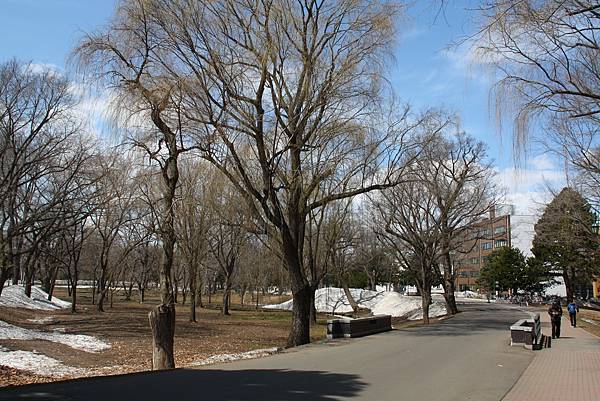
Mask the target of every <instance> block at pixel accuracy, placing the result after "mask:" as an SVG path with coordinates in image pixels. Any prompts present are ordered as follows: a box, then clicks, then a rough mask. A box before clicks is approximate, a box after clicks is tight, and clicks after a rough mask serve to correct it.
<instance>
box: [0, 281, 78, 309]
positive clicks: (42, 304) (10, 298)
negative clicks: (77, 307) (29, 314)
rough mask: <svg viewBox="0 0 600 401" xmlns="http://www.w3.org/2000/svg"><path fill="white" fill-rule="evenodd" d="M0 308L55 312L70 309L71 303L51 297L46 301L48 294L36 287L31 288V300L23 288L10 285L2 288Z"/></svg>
mask: <svg viewBox="0 0 600 401" xmlns="http://www.w3.org/2000/svg"><path fill="white" fill-rule="evenodd" d="M0 306H6V307H9V308H25V309H37V310H57V309H64V308H69V307H71V303H70V302H67V301H63V300H62V299H58V298H56V297H52V301H48V293H46V292H44V291H42V290H41V289H40V288H38V287H32V288H31V298H29V297H28V296H27V295H25V287H22V286H20V285H11V286H8V287H4V289H3V290H2V295H0Z"/></svg>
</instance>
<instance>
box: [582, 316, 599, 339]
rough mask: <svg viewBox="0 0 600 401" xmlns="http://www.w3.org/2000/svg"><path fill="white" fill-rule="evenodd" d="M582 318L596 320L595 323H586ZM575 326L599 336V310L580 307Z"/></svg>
mask: <svg viewBox="0 0 600 401" xmlns="http://www.w3.org/2000/svg"><path fill="white" fill-rule="evenodd" d="M583 319H588V320H592V321H594V322H596V324H592V323H588V322H586V321H584V320H583ZM577 326H578V327H581V328H582V329H584V330H585V331H587V332H590V333H592V334H594V335H596V336H598V337H600V311H597V310H591V309H580V310H579V313H578V314H577Z"/></svg>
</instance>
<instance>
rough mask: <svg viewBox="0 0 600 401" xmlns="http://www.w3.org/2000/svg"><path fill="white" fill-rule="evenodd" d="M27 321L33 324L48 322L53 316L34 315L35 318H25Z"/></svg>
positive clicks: (50, 321)
mask: <svg viewBox="0 0 600 401" xmlns="http://www.w3.org/2000/svg"><path fill="white" fill-rule="evenodd" d="M27 321H28V322H31V323H35V324H48V323H52V322H53V321H54V317H52V316H46V317H36V318H35V319H27Z"/></svg>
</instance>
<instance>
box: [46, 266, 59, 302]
mask: <svg viewBox="0 0 600 401" xmlns="http://www.w3.org/2000/svg"><path fill="white" fill-rule="evenodd" d="M57 277H58V267H57V268H56V269H54V272H53V274H52V278H51V279H50V288H48V301H52V295H53V294H54V287H55V286H56V279H57Z"/></svg>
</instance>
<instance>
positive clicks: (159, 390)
mask: <svg viewBox="0 0 600 401" xmlns="http://www.w3.org/2000/svg"><path fill="white" fill-rule="evenodd" d="M461 308H462V309H463V310H464V313H461V314H459V315H457V316H456V317H454V318H452V319H448V320H446V321H444V322H441V323H439V324H434V325H431V326H429V327H416V328H411V329H404V330H395V331H391V332H388V333H382V334H378V335H374V336H369V337H364V338H359V339H355V340H350V341H347V340H344V341H334V342H329V343H323V344H313V345H310V346H308V347H299V348H298V349H294V350H290V351H289V352H284V353H281V354H277V355H273V356H271V357H267V358H262V359H255V360H248V361H239V362H235V363H228V364H221V365H211V366H207V367H204V368H202V369H178V370H173V371H166V372H157V373H151V372H149V373H141V374H132V375H126V376H112V377H98V378H92V379H82V380H74V381H65V382H59V383H51V384H43V385H31V386H23V387H19V388H11V389H0V401H5V400H6V401H19V400H23V401H25V400H27V401H41V400H52V401H56V400H68V401H119V400H127V401H134V400H143V401H201V400H207V401H208V400H210V401H240V400H248V401H249V400H255V401H275V400H277V401H333V400H336V401H341V400H352V401H356V400H361V401H362V400H365V401H466V400H472V401H499V400H500V399H502V397H504V395H505V394H506V393H507V392H508V391H509V390H510V389H511V388H512V387H513V386H514V384H515V383H516V382H517V380H518V379H519V377H520V376H521V374H522V373H523V372H524V371H525V369H526V368H527V367H528V366H529V364H530V362H531V361H532V360H533V358H534V353H533V352H532V351H528V350H526V349H524V348H522V347H511V346H510V345H509V330H508V328H509V326H510V325H511V324H512V323H514V322H515V321H516V320H518V319H521V318H523V317H525V316H524V315H525V314H524V313H523V311H520V310H518V309H515V308H509V307H506V306H501V305H494V304H486V303H477V304H475V303H473V304H469V305H461ZM241 329H242V328H241Z"/></svg>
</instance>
